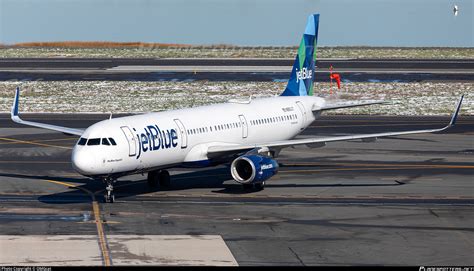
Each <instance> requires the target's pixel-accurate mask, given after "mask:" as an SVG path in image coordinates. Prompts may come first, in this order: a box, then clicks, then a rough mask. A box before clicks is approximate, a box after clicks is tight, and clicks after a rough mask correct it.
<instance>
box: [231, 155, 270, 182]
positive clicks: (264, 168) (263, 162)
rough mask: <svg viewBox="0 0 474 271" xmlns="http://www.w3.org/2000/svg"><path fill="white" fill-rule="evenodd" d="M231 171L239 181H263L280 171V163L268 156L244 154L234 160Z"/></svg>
mask: <svg viewBox="0 0 474 271" xmlns="http://www.w3.org/2000/svg"><path fill="white" fill-rule="evenodd" d="M230 172H231V174H232V177H233V178H234V180H235V181H236V182H238V183H241V184H252V183H263V182H264V181H265V180H267V179H269V178H270V177H272V176H273V175H275V174H276V173H277V172H278V163H277V161H275V160H273V159H272V158H270V157H267V156H260V155H242V156H240V157H238V158H236V159H235V160H234V161H233V162H232V164H231V166H230Z"/></svg>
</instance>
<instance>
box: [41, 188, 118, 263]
mask: <svg viewBox="0 0 474 271" xmlns="http://www.w3.org/2000/svg"><path fill="white" fill-rule="evenodd" d="M46 181H47V182H49V183H55V184H59V185H63V186H67V187H72V188H76V189H79V190H81V191H83V192H85V193H86V194H88V195H89V196H90V197H91V199H92V211H93V214H94V222H95V225H96V228H97V236H98V242H99V249H100V252H101V257H102V262H103V264H104V266H111V265H112V257H111V255H110V249H109V246H108V242H107V236H106V234H105V231H104V225H103V222H102V219H101V218H100V208H99V203H98V202H97V200H96V198H95V194H94V193H92V191H90V190H88V189H86V188H83V187H79V186H76V185H74V184H70V183H66V182H59V181H53V180H46Z"/></svg>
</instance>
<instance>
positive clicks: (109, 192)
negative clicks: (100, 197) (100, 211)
mask: <svg viewBox="0 0 474 271" xmlns="http://www.w3.org/2000/svg"><path fill="white" fill-rule="evenodd" d="M103 182H104V183H106V185H107V186H106V187H105V195H104V201H105V202H106V203H113V202H114V201H115V195H114V183H115V179H112V178H104V179H103Z"/></svg>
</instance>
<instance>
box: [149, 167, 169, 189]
mask: <svg viewBox="0 0 474 271" xmlns="http://www.w3.org/2000/svg"><path fill="white" fill-rule="evenodd" d="M147 181H148V185H149V186H150V187H152V188H156V187H158V185H159V186H163V187H169V186H170V185H171V177H170V173H169V172H168V171H167V170H154V171H150V172H148V177H147Z"/></svg>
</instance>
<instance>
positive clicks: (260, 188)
mask: <svg viewBox="0 0 474 271" xmlns="http://www.w3.org/2000/svg"><path fill="white" fill-rule="evenodd" d="M255 189H256V190H257V191H260V190H263V189H265V181H263V182H261V183H256V184H255Z"/></svg>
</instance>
